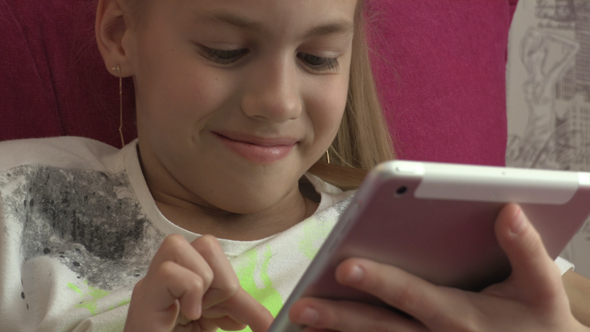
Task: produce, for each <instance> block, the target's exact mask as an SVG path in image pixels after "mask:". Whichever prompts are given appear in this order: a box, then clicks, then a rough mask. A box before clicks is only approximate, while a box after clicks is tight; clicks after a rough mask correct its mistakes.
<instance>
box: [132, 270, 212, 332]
mask: <svg viewBox="0 0 590 332" xmlns="http://www.w3.org/2000/svg"><path fill="white" fill-rule="evenodd" d="M203 293H204V289H203V281H202V280H201V279H200V278H199V277H198V276H195V274H194V273H193V272H192V271H190V270H188V269H186V268H184V267H182V266H180V265H178V264H176V263H174V262H170V261H168V262H164V264H162V265H161V266H160V268H159V269H157V270H155V271H154V273H153V274H152V277H151V278H150V279H147V278H144V279H142V280H141V281H140V282H138V283H137V285H136V286H135V288H134V289H133V295H132V297H131V304H130V306H129V314H128V318H127V325H128V326H130V328H131V326H133V328H132V330H138V331H139V330H142V331H169V330H171V328H172V327H174V325H176V319H177V316H178V312H179V311H181V312H182V313H183V314H184V315H185V316H186V317H188V318H189V319H191V320H192V319H198V318H199V317H200V316H201V301H200V299H201V298H202V295H203ZM146 313H147V315H146Z"/></svg>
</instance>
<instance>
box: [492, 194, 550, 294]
mask: <svg viewBox="0 0 590 332" xmlns="http://www.w3.org/2000/svg"><path fill="white" fill-rule="evenodd" d="M495 229H496V237H497V238H498V242H499V243H500V246H501V247H502V249H503V250H504V252H505V253H506V255H507V256H508V260H509V261H510V265H511V266H512V273H511V275H510V277H509V279H508V280H507V281H508V282H509V283H511V284H512V285H513V286H515V287H516V288H518V289H519V290H520V291H519V294H520V296H524V298H521V300H523V301H533V302H535V301H541V300H547V299H549V298H554V297H555V296H557V294H558V293H559V290H560V288H559V287H560V285H561V275H560V273H559V270H558V268H557V265H555V263H554V262H553V260H552V259H551V258H550V257H549V255H548V254H547V250H546V249H545V247H544V245H543V242H542V240H541V237H540V236H539V233H537V231H536V230H535V228H534V227H533V225H532V224H531V223H530V221H529V220H528V218H527V217H526V216H525V214H524V213H523V211H522V209H521V208H520V206H518V205H516V204H507V205H506V206H505V207H504V208H503V209H502V210H501V211H500V214H499V215H498V218H497V219H496V224H495Z"/></svg>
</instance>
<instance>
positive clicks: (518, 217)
mask: <svg viewBox="0 0 590 332" xmlns="http://www.w3.org/2000/svg"><path fill="white" fill-rule="evenodd" d="M524 226H525V222H524V214H523V213H522V210H521V209H520V207H519V208H518V209H517V210H516V213H515V214H514V217H513V222H512V226H511V227H510V235H512V237H516V236H518V235H519V234H520V232H522V230H523V229H524Z"/></svg>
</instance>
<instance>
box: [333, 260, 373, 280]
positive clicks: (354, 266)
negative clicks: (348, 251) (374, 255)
mask: <svg viewBox="0 0 590 332" xmlns="http://www.w3.org/2000/svg"><path fill="white" fill-rule="evenodd" d="M365 274H366V270H365V268H364V267H363V265H362V262H361V261H360V260H359V259H354V258H353V259H347V260H345V261H344V262H342V263H340V265H338V267H337V268H336V281H338V282H339V283H340V284H343V285H355V284H358V283H359V282H361V281H362V280H363V278H364V276H365Z"/></svg>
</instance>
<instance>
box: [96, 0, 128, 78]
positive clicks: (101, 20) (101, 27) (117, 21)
mask: <svg viewBox="0 0 590 332" xmlns="http://www.w3.org/2000/svg"><path fill="white" fill-rule="evenodd" d="M131 29H132V28H131V24H130V21H129V17H128V15H127V14H126V12H125V10H124V8H123V5H122V2H121V0H99V2H98V7H97V9H96V22H95V26H94V30H95V34H96V42H97V44H98V49H99V51H100V54H101V55H102V59H103V61H104V64H105V67H106V69H107V70H108V71H109V72H110V73H111V74H113V75H114V76H117V77H119V76H131V75H133V68H132V66H131V65H130V61H129V51H130V45H131V44H130V43H129V42H128V39H129V38H126V37H129V34H132V31H131ZM126 39H127V40H126ZM117 65H119V67H120V70H121V73H118V72H117V71H115V70H113V68H114V67H115V66H117Z"/></svg>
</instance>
